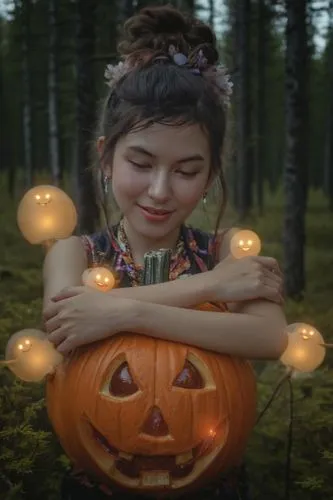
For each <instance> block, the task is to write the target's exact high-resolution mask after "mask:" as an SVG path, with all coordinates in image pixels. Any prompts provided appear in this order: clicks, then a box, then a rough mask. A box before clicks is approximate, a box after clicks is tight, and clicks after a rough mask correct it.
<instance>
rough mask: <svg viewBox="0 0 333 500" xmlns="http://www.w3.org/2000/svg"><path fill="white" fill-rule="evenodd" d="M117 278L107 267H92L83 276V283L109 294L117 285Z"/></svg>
mask: <svg viewBox="0 0 333 500" xmlns="http://www.w3.org/2000/svg"><path fill="white" fill-rule="evenodd" d="M115 282H116V280H115V277H114V275H113V273H112V272H111V271H110V269H108V268H107V267H92V268H89V269H86V270H85V271H84V272H83V274H82V283H83V284H84V285H85V286H90V287H92V288H95V290H99V291H101V292H108V291H109V290H111V289H112V288H113V287H114V285H115Z"/></svg>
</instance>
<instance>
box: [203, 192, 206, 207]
mask: <svg viewBox="0 0 333 500" xmlns="http://www.w3.org/2000/svg"><path fill="white" fill-rule="evenodd" d="M202 201H203V204H204V205H206V204H207V191H205V192H204V194H203V195H202Z"/></svg>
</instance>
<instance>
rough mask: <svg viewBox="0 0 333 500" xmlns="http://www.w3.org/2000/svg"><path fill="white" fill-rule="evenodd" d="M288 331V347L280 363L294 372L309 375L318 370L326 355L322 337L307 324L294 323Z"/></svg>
mask: <svg viewBox="0 0 333 500" xmlns="http://www.w3.org/2000/svg"><path fill="white" fill-rule="evenodd" d="M286 331H287V334H288V345H287V348H286V350H285V351H284V353H283V354H282V356H281V358H280V361H281V362H282V363H283V364H284V365H285V366H286V367H288V368H291V369H292V370H297V371H300V372H307V373H308V372H313V371H314V370H316V368H318V367H319V366H320V365H321V364H322V362H323V361H324V358H325V353H326V349H325V346H326V344H325V343H324V339H323V337H322V335H321V334H320V333H319V332H318V330H316V329H315V328H314V327H313V326H311V325H308V324H306V323H293V324H291V325H288V327H287V329H286ZM327 346H328V345H327Z"/></svg>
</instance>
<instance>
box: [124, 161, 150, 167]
mask: <svg viewBox="0 0 333 500" xmlns="http://www.w3.org/2000/svg"><path fill="white" fill-rule="evenodd" d="M128 161H129V163H130V164H131V165H133V167H135V168H139V169H143V168H146V169H147V168H151V165H148V163H138V162H136V161H133V160H128Z"/></svg>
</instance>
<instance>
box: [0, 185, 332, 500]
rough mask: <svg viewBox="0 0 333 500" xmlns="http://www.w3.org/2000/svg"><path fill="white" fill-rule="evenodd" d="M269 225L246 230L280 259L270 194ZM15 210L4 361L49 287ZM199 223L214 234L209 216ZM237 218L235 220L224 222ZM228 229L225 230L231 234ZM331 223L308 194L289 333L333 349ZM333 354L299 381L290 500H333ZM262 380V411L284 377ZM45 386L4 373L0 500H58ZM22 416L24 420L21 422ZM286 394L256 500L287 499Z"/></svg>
mask: <svg viewBox="0 0 333 500" xmlns="http://www.w3.org/2000/svg"><path fill="white" fill-rule="evenodd" d="M266 198H267V204H266V209H265V216H264V217H258V216H256V215H254V216H253V217H252V218H251V221H249V222H248V224H247V226H248V227H251V228H253V229H254V230H255V231H256V232H257V233H258V234H259V235H260V237H261V239H262V242H263V251H262V253H263V254H264V255H272V256H274V257H276V258H277V259H278V260H279V261H281V259H282V247H281V234H282V221H283V198H282V195H281V193H277V194H276V195H275V196H272V195H269V194H268V193H266ZM17 204H18V201H17V200H16V201H11V200H9V199H8V197H7V196H6V195H5V194H4V193H1V196H0V214H1V215H0V227H1V233H0V242H1V243H0V353H2V354H4V352H5V346H6V343H7V340H8V337H9V336H10V335H11V334H13V333H14V332H16V331H18V330H21V329H23V328H26V327H37V328H38V327H39V324H40V312H41V296H42V281H41V267H42V259H43V252H42V250H41V248H39V247H34V246H31V245H29V244H28V243H27V242H26V241H24V239H23V238H22V237H21V235H20V233H19V230H18V228H17V226H16V209H17ZM207 212H208V214H206V215H202V214H200V213H197V214H195V216H194V220H195V221H196V222H197V223H198V224H199V225H200V226H204V227H206V228H208V227H213V225H214V218H213V216H212V209H211V208H208V209H207ZM233 218H234V214H233V213H232V212H231V211H229V212H228V214H227V217H226V219H227V220H228V221H230V220H232V219H233ZM229 225H230V222H229V224H227V223H226V226H229ZM332 246H333V217H332V214H331V213H329V212H328V209H327V204H326V202H325V200H324V199H323V197H322V195H321V193H311V196H310V200H309V210H308V214H307V245H306V276H307V289H306V293H305V298H304V301H302V302H300V303H295V302H292V301H288V300H287V301H286V313H287V317H288V321H289V323H292V322H296V321H305V322H309V323H311V324H312V325H314V326H315V327H316V328H318V329H319V330H320V331H321V332H322V334H323V335H324V337H325V339H326V340H327V341H331V342H332V341H333V272H332V269H333V252H332V250H331V248H332ZM331 366H332V354H331V352H328V354H327V357H326V360H325V363H324V365H323V367H322V368H321V369H320V370H318V371H317V372H315V373H314V374H313V375H312V376H311V377H303V378H297V379H295V380H294V382H293V385H294V391H295V401H296V402H295V414H296V416H295V418H296V423H295V434H294V446H293V461H292V485H293V495H292V499H293V500H298V499H302V500H303V499H304V500H312V499H314V498H316V499H317V498H322V499H325V500H326V499H327V500H329V499H331V498H333V486H331V484H330V483H331V481H330V475H331V472H332V463H333V447H332V444H331V443H332V442H333V441H332V428H333V414H331V401H332V398H333V384H332V372H331V368H330V367H331ZM261 368H263V370H262V372H261V375H260V378H259V380H258V387H259V407H260V408H262V407H263V405H264V403H265V402H266V401H267V399H268V397H269V396H270V394H271V392H272V391H273V389H274V387H275V385H276V382H277V380H278V378H279V377H280V375H281V373H282V368H281V365H280V364H279V363H269V364H267V365H266V364H265V365H264V366H261ZM43 392H44V388H43V385H42V384H41V385H33V384H22V383H20V382H18V381H17V380H15V378H14V377H13V376H12V374H11V373H10V372H9V371H8V370H7V369H2V370H1V371H0V422H1V426H0V493H1V495H0V497H1V498H3V499H4V500H10V499H13V500H21V499H27V500H30V499H31V500H32V499H36V498H47V499H48V500H53V499H54V500H56V498H57V488H58V481H59V477H60V475H61V473H62V471H63V469H64V466H65V463H66V461H65V460H64V459H63V457H61V455H60V450H59V447H58V445H57V442H56V440H55V438H54V437H53V436H52V434H51V433H50V432H51V431H50V427H49V424H48V421H47V417H46V414H45V408H44V405H43ZM20 412H21V413H20ZM288 418H289V417H288V393H287V391H286V389H283V390H282V392H281V394H280V396H279V397H278V399H277V400H276V401H275V402H274V404H273V405H272V408H271V409H270V411H268V412H267V415H266V416H265V417H264V419H263V420H262V422H261V423H260V425H259V426H258V428H256V430H255V432H254V434H253V437H252V440H251V443H250V446H249V450H248V458H247V462H248V467H249V473H250V485H251V490H252V493H253V500H266V499H267V498H269V497H271V498H274V499H276V500H279V499H282V498H283V482H284V469H283V468H284V463H285V459H286V449H285V447H286V436H287V431H288Z"/></svg>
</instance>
